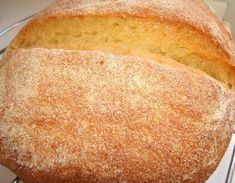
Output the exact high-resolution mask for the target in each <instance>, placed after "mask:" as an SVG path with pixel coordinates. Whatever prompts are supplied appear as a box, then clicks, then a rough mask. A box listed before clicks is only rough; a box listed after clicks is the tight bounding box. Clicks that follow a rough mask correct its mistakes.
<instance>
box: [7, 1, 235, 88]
mask: <svg viewBox="0 0 235 183" xmlns="http://www.w3.org/2000/svg"><path fill="white" fill-rule="evenodd" d="M11 47H13V48H34V47H43V48H63V49H82V50H87V49H90V50H103V51H111V52H115V53H121V54H131V55H132V54H133V51H132V50H134V51H135V53H138V54H137V55H139V56H144V57H149V58H154V56H155V55H159V54H160V55H165V56H167V57H169V58H172V59H174V60H176V61H177V62H180V63H182V64H185V65H188V66H190V67H193V68H196V69H199V70H202V71H204V72H206V73H207V74H209V75H210V76H211V77H213V78H215V79H216V80H218V81H221V82H223V83H225V85H226V86H228V87H229V88H233V89H234V87H235V77H234V72H235V69H234V65H235V51H234V50H235V46H234V43H233V41H232V38H231V35H230V33H228V32H227V31H226V29H225V28H224V26H223V25H222V23H221V21H219V20H218V18H217V17H216V16H215V15H214V14H213V13H212V12H211V11H210V10H209V8H208V7H207V6H206V5H205V3H204V2H203V1H202V0H195V1H193V0H170V1H169V0H148V1H144V0H117V1H116V0H115V1H114V0H105V1H103V0H98V1H94V0H72V1H71V0H60V1H57V2H55V3H53V4H52V5H51V6H49V7H48V8H47V9H46V10H44V11H43V12H42V13H41V14H40V15H39V16H38V17H36V18H35V19H34V20H33V21H31V23H29V24H28V25H27V26H26V27H25V28H24V29H23V30H22V31H21V32H20V33H19V35H18V36H17V38H16V40H15V41H14V42H13V43H12V45H11Z"/></svg>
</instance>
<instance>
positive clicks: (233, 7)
mask: <svg viewBox="0 0 235 183" xmlns="http://www.w3.org/2000/svg"><path fill="white" fill-rule="evenodd" d="M227 2H228V7H227V10H226V12H225V16H224V20H225V21H228V22H229V23H230V24H231V29H232V34H233V38H234V40H235V0H227Z"/></svg>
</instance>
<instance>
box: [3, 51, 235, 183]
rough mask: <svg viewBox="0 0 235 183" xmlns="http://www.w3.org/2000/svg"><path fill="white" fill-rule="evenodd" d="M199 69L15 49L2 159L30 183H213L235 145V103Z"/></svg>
mask: <svg viewBox="0 0 235 183" xmlns="http://www.w3.org/2000/svg"><path fill="white" fill-rule="evenodd" d="M196 72H197V71H195V72H190V70H187V69H184V68H182V69H181V68H180V67H177V68H175V67H172V66H168V65H163V64H159V63H156V62H155V61H153V60H146V59H142V58H138V57H130V56H128V57H127V56H120V55H114V54H111V53H105V52H98V51H65V50H60V49H50V50H47V49H26V50H24V49H17V50H9V51H8V52H7V54H6V55H5V58H4V62H3V65H2V66H1V67H0V84H2V86H4V87H1V89H0V104H1V105H0V111H1V114H0V162H2V163H4V164H5V165H7V167H9V168H10V169H12V170H13V171H14V172H15V173H17V174H18V175H19V176H20V177H21V178H22V179H23V180H24V181H25V182H26V183H27V182H32V180H34V182H44V183H45V182H50V183H51V182H58V180H61V182H63V181H62V180H63V178H64V180H65V181H67V182H76V181H75V180H77V182H79V181H80V182H148V181H157V180H158V181H162V182H164V181H165V180H166V177H167V181H168V182H183V181H191V182H203V181H205V180H206V179H207V178H208V177H209V176H210V175H211V173H212V172H213V171H214V169H215V168H216V166H217V165H218V163H219V161H220V159H221V157H222V155H223V153H224V151H225V150H226V147H227V145H228V143H229V140H230V137H231V132H232V123H233V122H234V110H233V109H232V108H231V106H230V105H231V100H233V99H234V98H233V97H232V96H231V95H232V93H230V92H229V91H228V90H226V89H225V88H224V87H223V86H222V85H221V84H220V83H218V82H217V81H216V80H213V79H211V78H210V77H208V76H206V75H204V74H201V73H200V72H198V73H196ZM25 172H27V173H25ZM40 172H41V174H40ZM42 172H43V173H42ZM26 175H27V176H26ZM55 180H57V181H55Z"/></svg>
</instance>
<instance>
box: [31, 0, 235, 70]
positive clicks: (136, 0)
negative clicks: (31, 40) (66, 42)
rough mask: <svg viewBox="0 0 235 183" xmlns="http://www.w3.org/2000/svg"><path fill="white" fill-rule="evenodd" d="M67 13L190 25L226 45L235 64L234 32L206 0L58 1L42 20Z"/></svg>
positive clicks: (42, 16) (47, 10) (219, 45)
mask: <svg viewBox="0 0 235 183" xmlns="http://www.w3.org/2000/svg"><path fill="white" fill-rule="evenodd" d="M64 15H66V16H69V15H70V16H71V15H77V16H78V15H102V16H104V15H110V16H112V15H113V16H123V17H125V16H138V17H144V18H158V19H161V20H163V21H166V20H167V21H170V22H172V23H178V24H182V25H184V24H189V25H191V26H192V27H194V28H196V29H197V30H199V31H201V32H202V33H203V34H206V35H207V36H208V37H209V38H210V39H211V40H212V41H213V42H215V43H216V44H217V45H218V47H222V49H223V50H224V51H225V53H226V54H227V56H228V58H229V59H228V61H229V63H230V64H231V65H233V66H235V45H234V42H233V40H232V37H231V34H230V33H229V32H228V31H227V30H226V29H225V27H224V26H223V25H222V22H221V21H220V20H219V19H218V18H217V17H216V16H215V15H214V13H212V12H211V10H210V9H209V8H208V7H207V5H206V4H205V3H204V1H203V0H148V1H145V0H97V1H94V0H58V1H56V2H54V3H52V4H51V5H50V6H49V7H48V8H47V9H45V10H44V11H43V12H41V13H40V15H39V16H38V20H40V19H41V18H46V17H53V16H55V17H58V16H64ZM36 20H37V19H36ZM36 20H35V21H36Z"/></svg>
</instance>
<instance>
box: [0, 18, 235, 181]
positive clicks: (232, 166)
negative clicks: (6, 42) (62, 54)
mask: <svg viewBox="0 0 235 183" xmlns="http://www.w3.org/2000/svg"><path fill="white" fill-rule="evenodd" d="M35 15H36V14H33V15H30V16H28V17H26V18H24V19H22V20H19V21H17V22H15V23H14V24H12V25H10V26H8V27H6V28H5V29H3V30H1V31H0V37H2V36H4V35H5V34H6V33H8V32H9V31H11V30H12V29H14V28H16V27H18V26H19V25H22V24H24V23H26V22H27V21H29V20H31V19H32V18H33V17H34V16H35ZM5 50H6V47H4V48H2V49H0V54H2V53H4V51H5ZM233 135H235V129H234V133H233ZM234 174H235V144H233V151H232V155H231V158H230V163H229V167H228V171H227V175H226V180H225V183H232V180H233V176H234ZM20 182H21V180H20V178H19V177H18V176H17V177H16V178H15V179H14V180H12V181H11V183H20Z"/></svg>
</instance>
